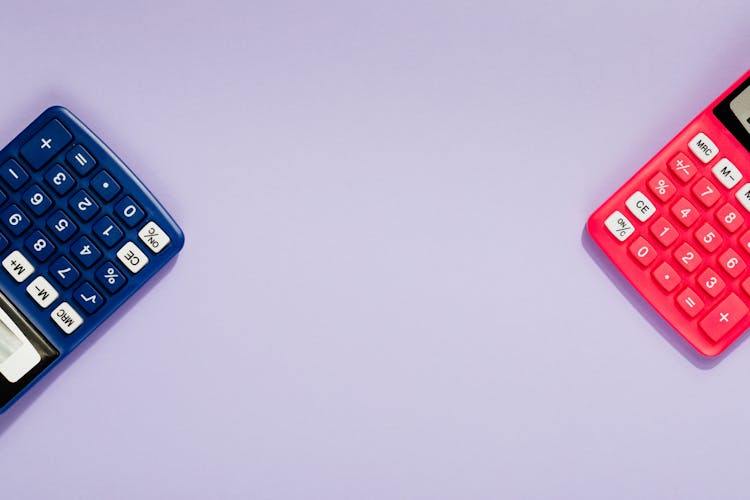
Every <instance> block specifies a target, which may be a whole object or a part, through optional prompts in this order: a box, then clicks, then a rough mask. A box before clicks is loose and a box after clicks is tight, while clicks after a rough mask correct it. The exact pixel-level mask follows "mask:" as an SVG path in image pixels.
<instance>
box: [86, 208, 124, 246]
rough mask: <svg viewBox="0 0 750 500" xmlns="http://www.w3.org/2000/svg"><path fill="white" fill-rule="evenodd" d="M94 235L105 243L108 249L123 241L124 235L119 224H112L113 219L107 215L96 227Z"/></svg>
mask: <svg viewBox="0 0 750 500" xmlns="http://www.w3.org/2000/svg"><path fill="white" fill-rule="evenodd" d="M92 229H93V230H94V234H95V235H96V237H97V238H99V240H100V241H101V242H102V243H104V245H105V246H106V247H107V248H112V247H113V246H115V245H116V244H117V242H118V241H120V240H121V239H122V237H123V236H124V233H123V232H122V230H121V229H120V228H119V227H117V224H115V223H114V222H112V219H110V218H109V217H107V216H106V215H105V216H104V217H102V218H101V219H99V220H98V221H97V222H96V224H94V227H93V228H92Z"/></svg>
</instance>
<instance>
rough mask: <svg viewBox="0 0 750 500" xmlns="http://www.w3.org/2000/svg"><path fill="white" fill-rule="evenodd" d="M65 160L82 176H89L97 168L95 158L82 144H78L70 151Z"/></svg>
mask: <svg viewBox="0 0 750 500" xmlns="http://www.w3.org/2000/svg"><path fill="white" fill-rule="evenodd" d="M65 160H67V162H68V165H70V166H71V167H73V168H74V169H75V171H76V172H78V174H79V175H81V176H84V175H86V174H88V173H89V172H91V169H92V168H94V167H95V166H96V160H95V159H94V157H93V156H91V155H90V154H89V152H88V151H86V149H84V147H83V146H81V145H80V144H77V145H76V146H75V147H73V149H71V150H70V151H68V154H66V155H65Z"/></svg>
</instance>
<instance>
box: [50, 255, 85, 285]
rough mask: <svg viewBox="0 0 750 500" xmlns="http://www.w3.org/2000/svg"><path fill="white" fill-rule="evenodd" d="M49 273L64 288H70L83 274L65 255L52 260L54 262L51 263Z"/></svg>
mask: <svg viewBox="0 0 750 500" xmlns="http://www.w3.org/2000/svg"><path fill="white" fill-rule="evenodd" d="M49 273H50V274H51V275H52V277H53V278H55V281H57V282H58V283H60V284H61V285H62V287H63V288H70V286H71V285H72V284H73V283H75V282H76V280H77V279H78V277H79V276H80V275H81V273H79V272H78V269H76V267H75V266H74V265H73V264H71V263H70V261H69V260H68V259H66V258H65V257H63V256H60V257H58V258H57V259H55V260H54V261H52V264H50V265H49Z"/></svg>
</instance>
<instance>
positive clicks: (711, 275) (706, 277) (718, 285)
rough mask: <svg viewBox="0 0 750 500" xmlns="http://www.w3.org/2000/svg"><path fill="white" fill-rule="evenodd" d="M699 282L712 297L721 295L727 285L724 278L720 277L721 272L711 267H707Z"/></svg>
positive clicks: (699, 277)
mask: <svg viewBox="0 0 750 500" xmlns="http://www.w3.org/2000/svg"><path fill="white" fill-rule="evenodd" d="M698 284H699V285H700V286H701V288H703V290H705V291H706V293H707V294H709V295H710V296H711V297H716V296H717V295H719V294H720V293H721V291H722V290H724V287H725V286H726V285H725V284H724V280H723V279H721V277H719V274H718V273H717V272H716V271H714V270H713V269H711V268H710V267H707V268H706V270H705V271H703V272H702V273H701V274H700V275H699V276H698Z"/></svg>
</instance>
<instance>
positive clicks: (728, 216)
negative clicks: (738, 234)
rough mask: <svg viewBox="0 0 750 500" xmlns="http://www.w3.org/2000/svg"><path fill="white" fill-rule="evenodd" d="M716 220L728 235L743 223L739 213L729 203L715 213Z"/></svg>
mask: <svg viewBox="0 0 750 500" xmlns="http://www.w3.org/2000/svg"><path fill="white" fill-rule="evenodd" d="M716 218H717V219H718V220H719V222H721V225H722V226H724V227H725V228H726V229H727V231H729V232H730V233H733V232H735V231H737V230H738V229H739V228H740V227H742V223H743V222H744V221H745V219H744V218H743V217H742V215H741V214H740V213H739V211H737V209H735V208H734V207H733V206H732V205H730V204H729V203H727V204H726V205H724V206H723V207H721V208H720V209H718V210H717V211H716Z"/></svg>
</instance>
